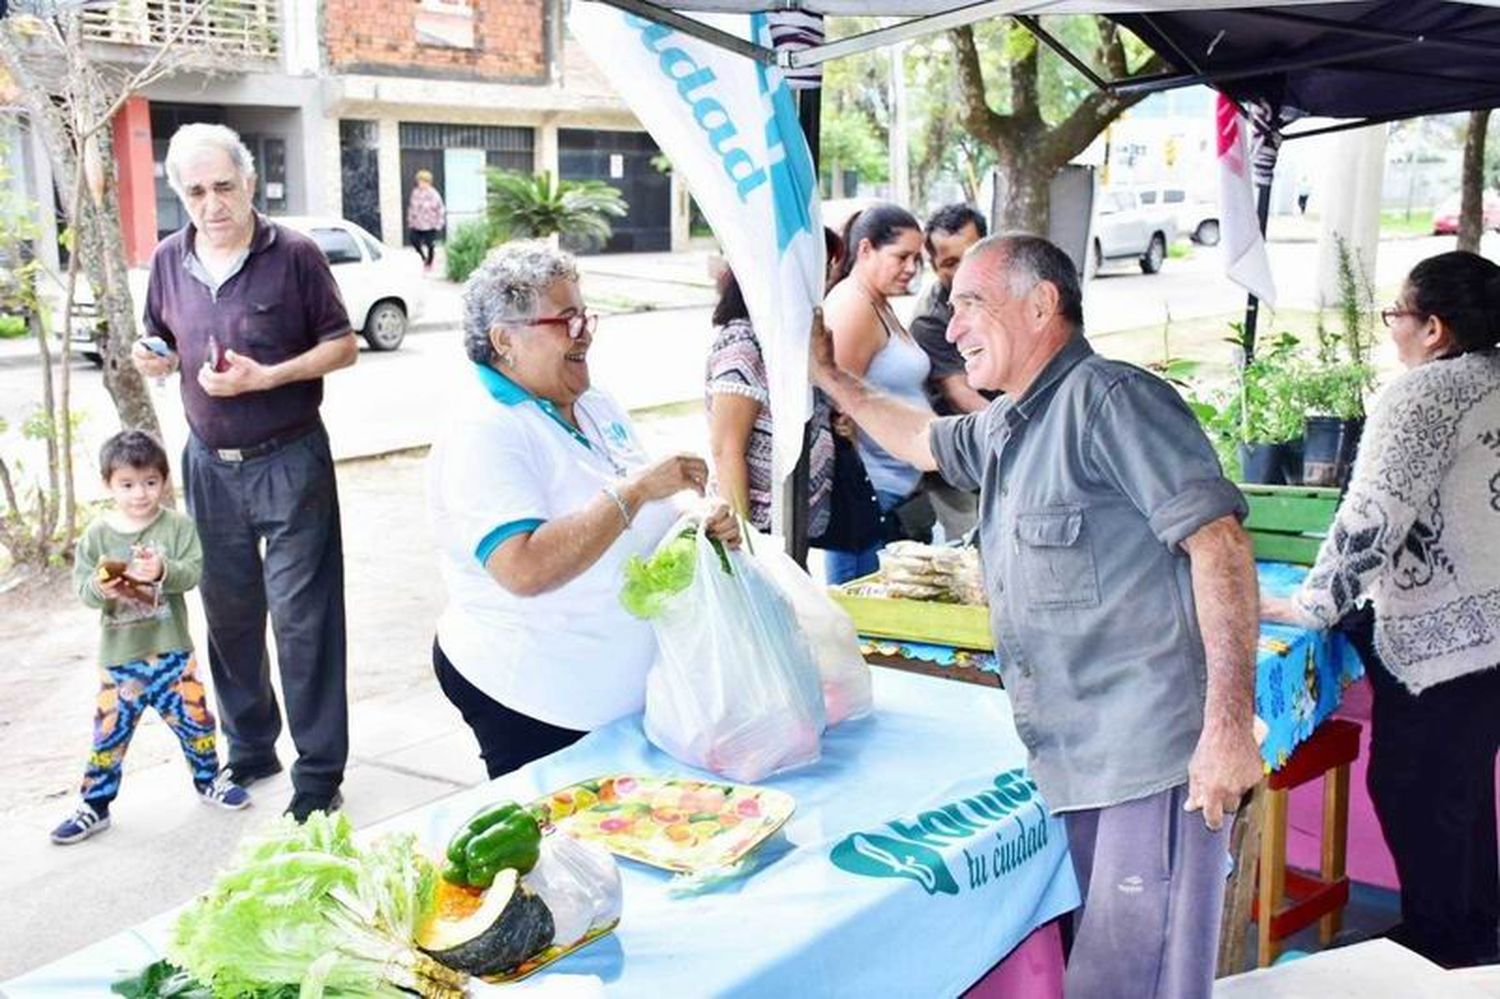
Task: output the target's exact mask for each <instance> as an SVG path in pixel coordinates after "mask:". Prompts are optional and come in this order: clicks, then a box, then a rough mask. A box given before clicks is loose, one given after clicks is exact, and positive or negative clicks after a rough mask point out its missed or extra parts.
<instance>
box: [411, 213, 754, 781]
mask: <svg viewBox="0 0 1500 999" xmlns="http://www.w3.org/2000/svg"><path fill="white" fill-rule="evenodd" d="M596 322H597V317H595V316H594V315H592V314H590V313H589V312H588V311H587V310H586V309H585V307H584V302H583V296H582V294H581V293H580V291H579V288H578V269H577V266H576V265H575V263H574V260H573V257H572V256H571V255H570V254H568V253H566V252H564V251H561V250H558V249H555V248H553V247H552V246H550V245H549V244H547V243H545V242H540V241H532V242H515V243H507V244H505V245H504V246H501V247H498V248H496V249H495V250H493V251H491V253H490V255H489V257H488V258H487V259H486V260H485V262H484V263H483V264H481V265H480V266H479V268H478V269H477V270H476V271H475V272H474V274H473V275H472V276H471V277H470V278H469V280H468V283H467V284H466V285H465V286H464V350H465V353H466V354H467V355H468V358H469V360H470V361H472V362H473V372H472V377H471V378H469V379H468V381H469V382H470V384H468V385H465V386H462V388H463V389H465V390H466V392H465V395H464V397H463V398H461V399H460V400H458V408H457V413H456V416H455V418H454V419H453V421H452V423H451V425H450V426H449V428H448V429H447V431H446V432H445V434H444V435H443V437H442V438H441V439H440V441H439V442H438V443H437V445H436V446H435V447H434V448H433V451H432V456H431V459H430V461H429V495H428V500H429V507H430V510H431V513H432V519H433V527H434V530H435V533H436V535H437V538H438V544H439V548H440V555H441V561H442V569H443V577H444V582H445V583H446V584H447V589H448V606H447V608H446V609H445V610H444V612H443V615H442V617H441V618H440V619H439V621H438V626H437V636H436V638H435V639H434V641H433V648H432V661H433V669H434V671H435V672H436V674H437V678H438V683H439V684H440V685H441V687H442V690H443V693H444V694H445V695H446V696H447V697H448V699H449V700H450V701H452V702H453V704H454V706H455V707H457V708H458V710H459V711H460V712H461V713H462V714H463V718H464V721H465V722H466V723H467V724H468V726H469V727H470V728H471V729H472V730H473V731H474V735H475V737H476V738H477V740H478V742H479V750H480V755H481V757H482V758H483V759H484V763H485V767H486V769H487V770H488V772H489V775H490V776H491V777H497V776H499V775H500V774H503V773H508V772H509V771H511V770H514V769H516V768H517V767H519V766H521V765H523V764H525V763H528V762H530V761H531V760H534V759H537V758H539V757H541V756H545V755H547V754H548V753H551V752H554V751H555V750H558V749H561V748H563V747H564V746H567V745H569V744H571V743H572V742H574V741H576V740H577V739H579V738H580V737H582V736H583V735H584V734H585V733H586V732H588V731H589V730H591V729H594V728H597V727H599V726H601V725H604V724H607V723H608V722H611V721H614V720H615V719H616V718H620V717H622V716H624V715H627V714H631V713H632V712H635V711H639V710H641V708H642V706H643V705H644V701H645V689H646V672H647V670H648V668H649V667H650V666H651V661H652V659H653V657H654V656H655V652H656V640H655V638H654V636H653V634H652V631H651V627H650V625H649V624H647V623H646V622H644V621H641V620H638V619H636V618H634V617H631V616H630V615H629V614H627V613H626V612H625V610H624V608H622V607H621V605H620V599H619V594H620V587H621V585H622V583H623V582H624V579H623V574H622V573H623V568H624V565H625V563H626V562H627V561H628V560H629V559H630V557H631V556H633V555H640V556H649V555H650V554H651V552H652V550H653V549H654V548H655V547H656V545H657V543H658V542H659V541H661V539H662V537H663V535H665V533H666V532H667V530H668V528H670V527H671V526H672V523H673V522H674V521H675V520H676V519H677V517H678V515H679V514H680V512H681V510H680V509H679V506H678V505H677V503H676V502H674V500H676V499H679V498H680V494H682V493H687V492H696V493H698V494H699V495H700V496H701V495H703V493H704V488H705V486H706V484H707V482H708V466H707V464H706V463H705V462H704V461H703V459H702V458H699V457H697V456H695V455H689V454H679V455H674V456H672V457H670V458H667V459H665V460H660V461H655V460H652V459H651V458H650V457H649V456H648V455H647V454H646V452H645V451H644V450H643V449H642V447H641V445H640V441H639V440H638V439H637V437H636V434H635V430H634V428H633V427H632V426H631V422H630V417H629V416H627V415H626V413H625V411H624V409H622V408H621V407H620V406H619V404H617V403H616V402H615V401H614V400H613V399H611V398H609V397H608V396H607V395H605V394H604V393H603V392H600V391H599V390H598V389H595V388H593V387H592V383H591V378H590V373H589V362H588V354H589V348H590V347H591V346H592V344H593V337H594V328H595V325H596ZM704 529H705V530H706V531H707V533H708V534H709V536H710V537H713V538H716V539H718V540H720V541H723V542H724V543H726V544H728V545H731V546H734V545H738V544H739V537H740V535H739V526H738V522H737V521H736V520H735V518H734V516H733V515H732V514H731V513H730V512H729V508H728V506H727V504H725V503H723V502H722V501H716V502H714V503H713V504H712V506H711V508H710V510H709V513H708V514H707V516H706V520H705V524H704Z"/></svg>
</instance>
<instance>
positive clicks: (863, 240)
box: [823, 204, 931, 583]
mask: <svg viewBox="0 0 1500 999" xmlns="http://www.w3.org/2000/svg"><path fill="white" fill-rule="evenodd" d="M844 245H845V246H847V247H848V252H847V253H846V255H845V257H844V261H843V265H842V267H841V273H840V274H839V281H838V283H837V284H836V285H835V286H834V288H833V290H832V291H830V292H829V293H828V298H827V301H826V302H825V303H824V306H823V313H824V316H825V319H826V322H827V323H828V327H829V329H830V330H831V331H832V333H833V355H834V360H835V361H836V362H837V363H838V366H839V367H840V368H843V369H844V370H845V371H848V372H849V373H850V374H854V375H858V376H860V377H861V378H863V379H865V381H867V382H869V383H870V384H871V385H874V386H876V387H878V388H879V389H880V390H881V391H883V392H886V393H888V394H890V395H894V396H896V397H898V398H900V399H903V400H905V401H906V402H908V403H910V404H911V405H913V406H920V407H922V408H923V409H929V408H930V406H929V404H928V401H927V395H926V392H925V391H924V388H923V386H924V385H925V384H926V381H927V375H928V372H929V370H930V368H931V364H930V362H929V361H928V358H927V354H926V352H925V351H923V350H922V348H921V347H920V346H918V344H917V343H916V341H915V340H913V339H912V337H911V334H909V333H908V332H907V331H906V329H905V328H904V327H903V326H902V325H901V321H900V320H899V319H897V318H896V314H895V313H894V312H893V311H892V310H891V305H890V301H889V299H890V298H891V297H892V296H896V295H905V294H906V293H907V288H908V286H909V285H910V284H911V281H912V279H913V278H914V277H916V274H917V268H918V267H919V266H920V264H921V254H922V227H921V225H920V224H919V223H918V222H917V220H916V218H915V217H914V216H913V215H912V214H911V213H910V212H908V211H907V210H906V209H904V208H901V207H899V206H897V205H891V204H877V205H872V206H871V207H869V208H866V209H865V210H864V211H862V212H860V213H858V214H857V215H855V216H853V217H852V218H851V219H850V220H849V221H848V223H847V224H846V225H845V228H844ZM855 440H856V443H857V444H858V447H859V456H860V460H861V461H863V462H864V466H865V474H866V475H868V476H869V478H870V484H871V485H872V486H874V487H875V494H876V496H877V497H878V498H879V500H880V506H881V509H882V510H886V511H889V510H892V509H894V508H895V507H897V506H899V505H900V504H901V503H902V502H903V501H905V500H906V499H907V498H908V497H910V496H911V495H913V494H914V493H915V492H916V491H917V489H918V486H919V485H920V483H921V480H922V473H921V472H920V471H918V470H917V469H916V468H915V467H913V466H912V465H909V464H907V463H906V462H904V461H901V460H899V459H897V458H895V457H893V456H892V455H891V454H889V453H888V452H887V451H886V450H885V449H884V448H882V447H880V445H878V444H876V443H875V442H874V441H873V440H872V439H870V438H869V437H867V436H866V435H865V434H864V433H863V432H858V433H857V436H856V438H855ZM880 546H881V543H880V542H879V541H877V542H875V543H874V544H872V545H871V546H870V547H869V548H866V549H863V550H861V551H856V552H840V551H829V552H828V557H827V562H826V564H827V567H828V582H829V583H842V582H846V581H848V580H850V579H855V578H858V577H860V576H865V575H868V574H870V573H872V572H874V571H875V570H876V568H878V566H879V560H878V557H877V556H878V553H879V551H880Z"/></svg>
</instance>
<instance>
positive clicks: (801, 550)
mask: <svg viewBox="0 0 1500 999" xmlns="http://www.w3.org/2000/svg"><path fill="white" fill-rule="evenodd" d="M797 120H798V121H799V122H800V123H801V125H802V134H803V135H804V136H805V137H806V138H807V151H808V152H809V153H811V154H812V161H813V177H814V178H816V177H817V175H818V152H819V149H818V147H819V146H820V145H821V141H820V140H821V138H822V130H823V129H822V126H823V88H822V87H810V88H808V89H806V90H799V91H797ZM817 238H818V239H822V238H823V234H822V233H818V234H817ZM814 429H815V428H814V427H813V425H812V421H811V420H809V421H808V422H807V423H806V424H804V425H803V427H802V456H801V457H800V458H798V459H797V465H796V467H795V468H793V469H792V479H791V483H790V485H789V486H788V487H787V489H786V493H785V495H786V497H787V515H786V518H785V519H786V546H787V554H788V555H790V556H791V557H792V559H793V560H794V561H795V562H796V563H797V564H798V565H800V566H801V567H802V568H804V569H806V568H807V549H808V544H807V541H808V539H807V528H808V520H809V518H810V516H811V513H812V485H811V478H810V476H811V470H810V467H809V465H808V455H809V454H810V453H811V452H812V442H813V431H814Z"/></svg>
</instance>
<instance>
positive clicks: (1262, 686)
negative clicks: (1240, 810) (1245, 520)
mask: <svg viewBox="0 0 1500 999" xmlns="http://www.w3.org/2000/svg"><path fill="white" fill-rule="evenodd" d="M1259 569H1260V585H1261V588H1262V589H1264V590H1265V591H1266V592H1267V593H1271V594H1274V595H1276V596H1289V595H1290V594H1291V593H1292V591H1293V590H1295V589H1296V588H1297V586H1298V585H1299V584H1300V583H1301V582H1302V579H1303V577H1305V576H1306V575H1307V569H1306V568H1305V567H1304V566H1300V565H1287V564H1285V563H1282V562H1262V563H1260V565H1259ZM1364 675H1365V667H1364V664H1363V663H1362V662H1360V659H1359V654H1358V653H1357V652H1355V651H1354V646H1353V645H1351V644H1350V643H1349V640H1348V639H1347V638H1345V637H1344V636H1343V634H1341V633H1339V632H1337V631H1309V630H1307V629H1306V628H1294V627H1291V626H1290V625H1284V624H1266V623H1262V624H1261V626H1260V652H1259V655H1258V656H1257V658H1256V667H1255V713H1256V714H1257V715H1259V716H1260V719H1261V720H1262V721H1264V722H1265V723H1266V726H1267V728H1268V731H1267V732H1266V739H1265V741H1264V742H1263V743H1261V747H1260V751H1261V755H1262V756H1263V757H1264V758H1265V761H1266V766H1267V767H1268V768H1269V769H1271V770H1276V769H1279V768H1280V767H1281V766H1282V764H1284V763H1286V761H1287V757H1289V756H1291V754H1292V750H1293V749H1295V748H1297V746H1298V745H1300V744H1301V743H1302V742H1303V740H1305V739H1306V738H1307V737H1308V736H1310V735H1312V733H1313V729H1315V728H1317V727H1318V725H1319V724H1321V723H1322V722H1323V720H1324V719H1326V718H1328V717H1329V716H1330V715H1332V714H1333V712H1334V709H1336V708H1337V707H1338V706H1339V701H1340V700H1342V699H1343V696H1344V688H1345V687H1347V686H1349V684H1351V683H1353V682H1354V681H1355V680H1358V679H1359V678H1360V677H1362V676H1364Z"/></svg>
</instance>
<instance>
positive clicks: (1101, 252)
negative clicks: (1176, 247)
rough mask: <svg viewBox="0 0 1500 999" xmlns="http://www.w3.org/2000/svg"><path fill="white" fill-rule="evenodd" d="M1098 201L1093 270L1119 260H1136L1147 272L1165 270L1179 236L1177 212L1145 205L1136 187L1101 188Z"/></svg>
mask: <svg viewBox="0 0 1500 999" xmlns="http://www.w3.org/2000/svg"><path fill="white" fill-rule="evenodd" d="M1095 204H1096V206H1097V207H1096V209H1095V212H1094V235H1093V246H1092V248H1091V250H1092V252H1091V254H1090V260H1089V264H1090V266H1091V268H1092V270H1094V271H1098V270H1099V269H1100V268H1102V267H1103V266H1104V265H1105V264H1107V263H1109V262H1111V261H1116V260H1136V261H1138V262H1139V263H1140V265H1141V271H1142V272H1144V273H1146V274H1155V273H1156V272H1157V271H1159V270H1161V265H1162V263H1163V262H1165V261H1166V259H1167V247H1168V246H1170V245H1171V244H1172V241H1173V240H1175V239H1176V238H1177V218H1176V214H1175V212H1173V211H1172V209H1171V208H1169V207H1166V206H1163V205H1147V204H1142V203H1141V197H1140V192H1138V191H1133V190H1118V189H1117V190H1101V191H1099V194H1098V198H1097V201H1096V202H1095Z"/></svg>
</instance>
